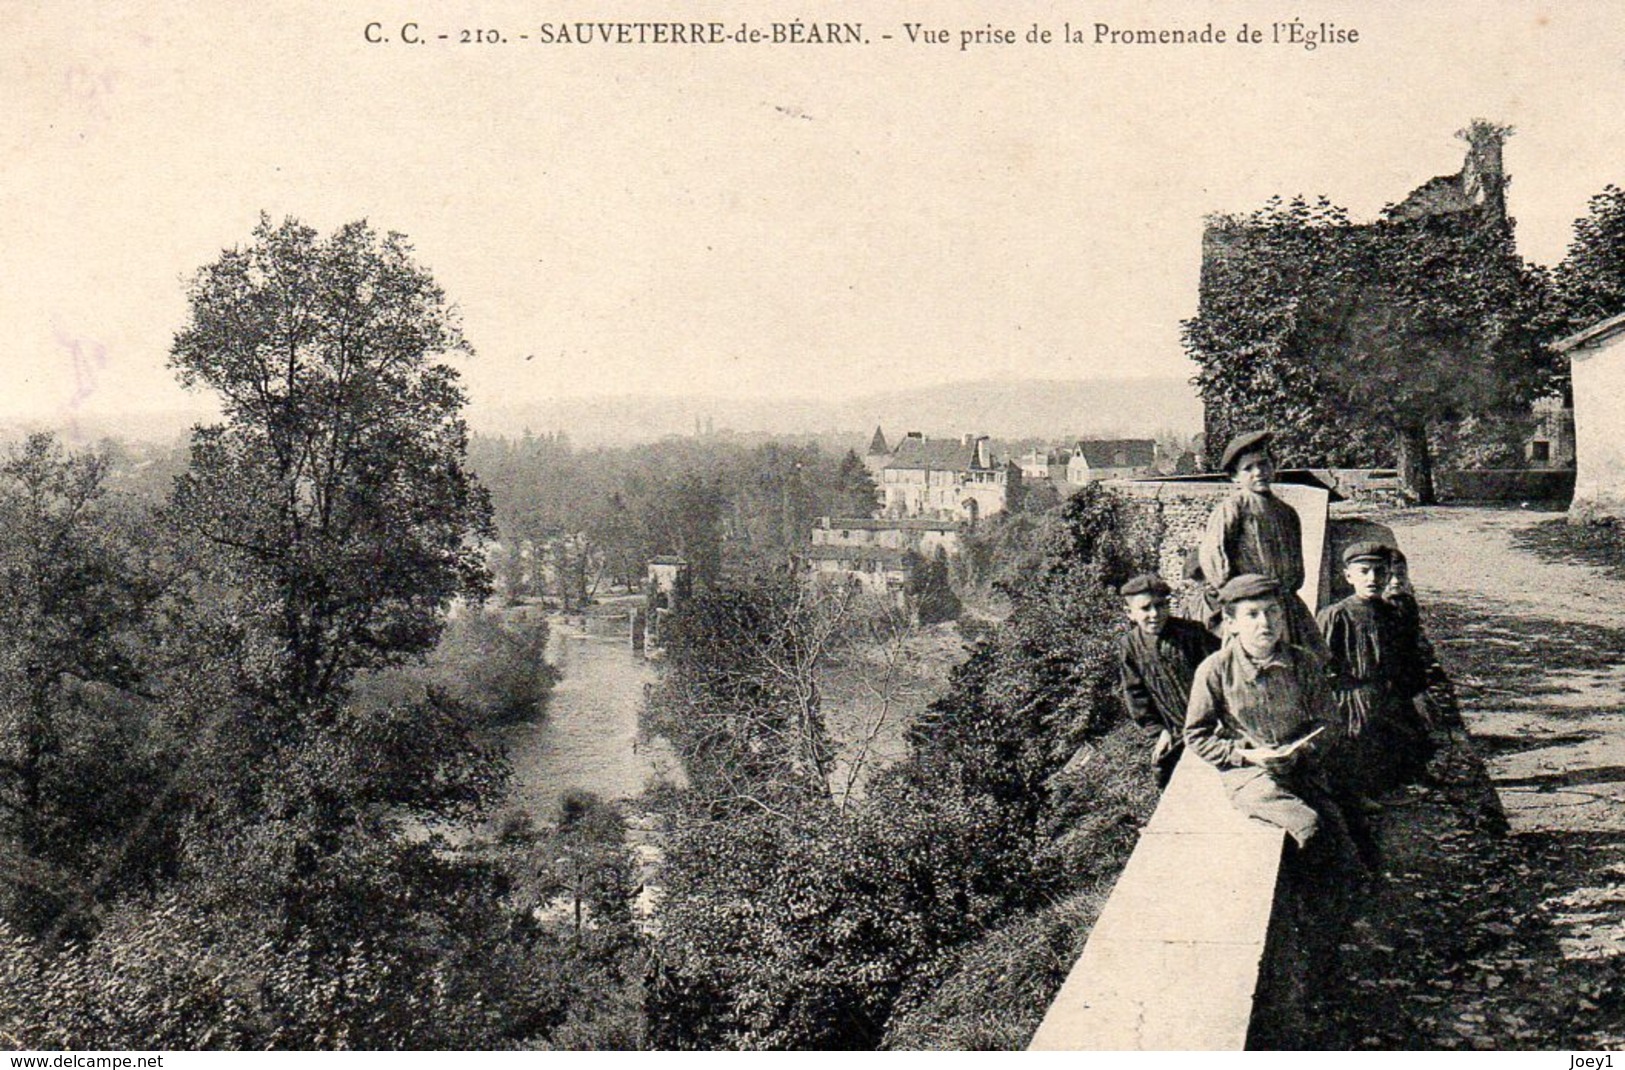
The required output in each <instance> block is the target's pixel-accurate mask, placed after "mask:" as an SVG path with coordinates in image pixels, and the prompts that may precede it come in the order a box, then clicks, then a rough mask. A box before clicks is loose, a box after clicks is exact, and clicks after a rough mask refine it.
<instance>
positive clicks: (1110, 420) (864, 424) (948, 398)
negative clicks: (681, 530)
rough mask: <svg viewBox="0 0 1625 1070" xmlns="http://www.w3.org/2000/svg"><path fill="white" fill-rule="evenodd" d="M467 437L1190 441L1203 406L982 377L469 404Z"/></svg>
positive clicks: (1173, 393) (1186, 398)
mask: <svg viewBox="0 0 1625 1070" xmlns="http://www.w3.org/2000/svg"><path fill="white" fill-rule="evenodd" d="M469 422H470V424H471V425H472V426H473V428H474V430H476V431H478V432H481V433H483V434H490V435H518V434H522V433H524V431H525V430H526V429H529V430H530V431H532V432H534V433H536V434H542V433H545V432H550V431H564V432H566V433H567V434H568V435H569V436H570V440H571V441H572V442H574V443H575V444H576V445H578V446H597V445H609V444H615V443H622V444H625V443H634V442H647V441H652V440H654V439H658V438H662V437H665V436H667V435H691V434H694V433H695V432H696V431H697V430H699V431H714V432H724V431H734V432H742V433H747V434H753V435H754V434H763V433H769V434H771V433H778V434H785V435H791V434H819V433H828V432H858V431H861V432H863V435H864V438H865V440H867V437H868V435H869V433H871V432H872V431H873V430H874V428H875V426H876V425H877V424H878V425H880V426H881V427H882V428H884V429H885V431H886V437H887V438H888V439H895V438H896V437H898V436H899V435H901V434H903V433H904V432H907V431H922V432H924V433H925V434H926V435H928V436H930V437H950V436H954V437H957V436H959V435H962V434H965V433H968V432H976V433H978V434H986V435H992V436H993V437H995V438H1007V439H1019V438H1042V439H1061V438H1065V437H1071V436H1077V435H1089V436H1101V437H1111V436H1123V437H1151V436H1152V435H1154V434H1156V433H1157V432H1159V431H1176V432H1180V433H1183V434H1192V433H1195V432H1197V431H1199V430H1201V427H1202V406H1201V404H1200V402H1199V401H1198V400H1197V398H1196V394H1195V391H1194V390H1193V389H1192V388H1191V386H1190V384H1189V383H1187V382H1186V381H1185V380H1183V379H1076V380H1042V379H1022V380H1006V379H989V380H979V381H974V382H963V383H946V384H941V385H936V386H925V387H919V388H917V389H912V390H893V391H886V392H884V393H876V394H867V395H860V396H856V397H850V398H817V397H794V398H784V399H753V398H724V397H707V396H701V395H695V396H686V397H685V396H678V397H661V396H656V395H637V394H629V395H624V396H615V397H601V398H560V399H558V400H554V401H545V402H532V403H528V404H520V405H509V406H500V407H487V408H485V409H483V410H481V409H480V408H478V407H476V408H474V409H472V410H471V411H470V413H469Z"/></svg>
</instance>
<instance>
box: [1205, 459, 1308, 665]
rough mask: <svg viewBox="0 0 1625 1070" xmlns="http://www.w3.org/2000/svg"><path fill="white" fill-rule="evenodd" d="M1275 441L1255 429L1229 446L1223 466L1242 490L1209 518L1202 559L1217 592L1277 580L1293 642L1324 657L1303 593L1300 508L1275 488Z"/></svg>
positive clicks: (1214, 622) (1287, 626) (1289, 635)
mask: <svg viewBox="0 0 1625 1070" xmlns="http://www.w3.org/2000/svg"><path fill="white" fill-rule="evenodd" d="M1274 437H1275V436H1274V435H1273V434H1271V433H1270V432H1268V431H1249V432H1247V433H1245V434H1241V435H1237V436H1236V437H1235V438H1233V439H1231V440H1230V445H1228V446H1226V447H1225V450H1224V456H1223V458H1222V459H1221V460H1220V462H1219V466H1220V467H1221V468H1223V469H1224V471H1225V473H1226V474H1227V475H1229V476H1230V480H1231V482H1233V483H1235V484H1236V490H1237V492H1236V493H1235V494H1234V495H1232V496H1230V497H1229V498H1226V499H1225V500H1224V501H1222V502H1220V503H1219V504H1218V505H1217V506H1216V507H1215V508H1214V510H1213V512H1212V514H1211V515H1209V517H1208V521H1207V529H1206V530H1205V531H1204V532H1203V534H1202V540H1201V542H1200V543H1199V544H1198V546H1197V556H1198V558H1199V559H1200V561H1201V565H1202V575H1203V577H1204V578H1205V579H1206V580H1207V583H1208V584H1209V586H1210V587H1211V589H1212V590H1213V591H1217V590H1218V589H1219V588H1221V587H1223V586H1224V585H1225V583H1227V582H1228V581H1229V580H1230V579H1231V578H1232V577H1235V576H1244V575H1248V574H1252V575H1258V576H1268V577H1269V578H1271V579H1273V580H1275V581H1277V582H1278V583H1279V584H1280V585H1281V608H1282V611H1283V613H1284V614H1285V618H1286V629H1287V638H1288V639H1289V640H1290V641H1291V642H1293V643H1295V644H1297V645H1298V646H1304V647H1308V648H1309V649H1311V650H1314V651H1316V652H1317V653H1321V654H1324V653H1325V649H1324V645H1323V644H1322V642H1321V638H1320V629H1318V628H1316V627H1315V616H1314V614H1313V613H1311V612H1310V610H1309V607H1308V606H1307V605H1305V604H1304V601H1303V599H1302V598H1301V597H1299V596H1298V593H1297V592H1298V588H1299V587H1301V586H1303V576H1304V567H1303V525H1302V523H1301V522H1299V520H1298V512H1297V510H1296V509H1293V508H1292V506H1290V505H1288V504H1287V503H1286V502H1283V501H1282V500H1281V499H1279V498H1277V497H1276V496H1275V494H1274V492H1273V490H1272V489H1271V487H1272V483H1273V482H1274V479H1275V461H1274V459H1273V458H1272V457H1271V456H1270V449H1269V446H1270V441H1271V440H1272V439H1273V438H1274ZM1209 623H1210V624H1216V623H1217V622H1216V621H1210V622H1209Z"/></svg>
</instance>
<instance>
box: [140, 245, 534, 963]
mask: <svg viewBox="0 0 1625 1070" xmlns="http://www.w3.org/2000/svg"><path fill="white" fill-rule="evenodd" d="M188 297H189V303H190V312H189V317H188V320H187V323H186V324H185V326H184V327H183V328H182V329H181V330H180V332H179V333H178V334H177V335H176V338H175V343H174V348H173V350H172V353H171V361H170V363H171V365H172V367H173V368H174V369H175V370H176V372H177V373H178V374H179V376H180V378H181V381H182V382H183V383H184V384H186V385H187V386H190V387H198V386H202V387H208V388H210V389H212V390H214V391H215V392H216V393H217V394H218V395H219V396H220V399H221V404H222V408H223V410H224V414H225V418H226V419H225V423H223V424H220V425H216V426H212V427H205V428H199V429H198V430H197V431H196V432H194V436H193V444H192V464H191V467H190V469H189V470H188V472H187V473H186V475H185V476H184V477H183V478H182V479H181V480H180V481H179V482H178V483H177V485H176V487H175V491H174V494H173V497H172V500H171V503H170V506H169V510H168V514H167V515H168V518H169V520H170V522H171V523H172V524H173V526H174V528H175V529H176V531H177V532H178V534H179V537H180V539H181V540H182V543H183V548H184V551H185V553H187V554H188V555H189V559H190V561H191V563H192V565H193V572H192V584H193V590H192V593H191V597H190V599H189V601H188V602H187V603H186V610H187V612H186V615H185V616H186V619H185V620H184V621H183V625H184V626H185V627H186V628H189V629H190V636H191V642H192V643H194V644H195V645H196V648H197V649H198V651H199V654H198V656H197V657H196V659H195V665H194V666H193V667H190V668H187V669H186V670H185V672H186V673H189V674H190V675H189V676H187V677H186V678H179V677H178V678H176V679H174V680H173V681H171V683H170V689H169V690H170V696H171V708H172V711H173V712H172V714H171V716H172V717H173V718H175V719H177V723H178V724H181V725H184V726H188V727H189V729H190V731H191V732H192V734H193V735H194V736H195V741H194V745H193V747H192V749H191V752H190V753H189V758H188V765H187V768H186V786H185V791H186V802H187V807H188V810H189V813H190V826H189V829H188V832H187V840H188V842H189V844H191V850H190V857H189V859H188V867H189V868H188V872H189V873H191V874H192V875H193V876H194V877H195V878H197V880H198V882H199V884H198V886H197V888H196V889H195V891H196V893H197V894H199V895H202V896H204V897H205V898H209V899H214V900H217V901H220V902H229V903H232V904H234V905H241V904H245V903H255V902H258V903H263V904H264V907H265V909H266V916H267V917H268V918H269V919H270V924H271V925H272V927H273V930H274V931H277V932H279V933H280V934H281V936H282V938H286V939H292V938H294V936H295V935H296V934H298V933H300V932H304V933H314V934H316V938H317V939H318V940H319V941H320V943H321V946H324V947H329V948H332V949H333V950H334V953H335V954H337V953H339V952H340V951H341V950H342V949H343V948H346V947H348V946H351V945H352V944H353V943H354V942H355V941H356V940H358V939H383V937H382V936H380V934H379V929H378V926H379V924H380V920H381V918H382V917H384V916H389V915H390V914H391V913H392V912H396V913H397V914H398V917H397V921H398V920H399V919H400V918H405V917H410V916H411V915H412V914H413V913H414V912H415V911H416V910H418V909H420V907H419V906H417V904H424V903H429V902H433V901H435V895H433V894H430V893H429V892H428V891H427V890H426V887H425V886H426V885H427V886H437V885H438V886H442V887H445V888H449V887H454V886H457V885H459V884H460V883H461V882H463V881H464V879H465V876H466V875H464V874H460V873H458V872H457V871H456V867H455V866H454V865H452V864H450V863H448V862H447V861H446V860H445V859H443V858H441V857H439V856H436V855H435V854H434V853H433V851H432V845H431V844H424V843H413V842H411V841H409V840H408V839H407V838H406V836H405V827H406V826H405V822H406V820H407V819H408V818H411V819H413V820H414V821H416V822H419V823H428V824H429V825H430V826H431V827H432V826H433V824H434V823H436V822H447V821H454V820H461V819H466V818H467V817H469V816H470V815H473V814H477V813H479V812H480V811H481V810H482V809H483V808H484V807H485V806H487V805H488V804H489V803H490V802H491V801H492V800H493V798H494V796H495V793H496V791H497V790H498V789H499V788H500V787H501V785H502V781H503V776H504V774H505V767H504V766H503V764H502V762H501V761H500V758H499V756H498V755H497V754H496V753H495V752H493V751H492V750H491V749H490V748H489V747H488V746H487V745H485V744H483V743H481V742H480V741H479V739H478V738H477V736H476V734H475V733H476V730H477V728H478V725H479V718H478V717H477V715H475V714H473V713H471V712H470V711H468V710H465V709H462V708H460V707H458V706H457V705H456V703H455V702H450V701H445V700H440V699H436V698H435V696H434V695H433V694H432V693H431V695H430V696H429V698H428V700H426V701H406V702H401V703H388V704H381V705H375V704H366V705H363V704H357V703H354V702H351V701H350V687H351V684H352V681H353V679H354V677H355V675H356V674H357V673H358V672H360V671H362V670H370V669H380V668H386V667H389V666H396V665H402V664H407V663H410V662H415V661H417V660H419V659H421V657H422V655H423V654H424V653H425V652H427V651H428V650H430V649H431V648H432V647H433V646H434V644H435V642H436V640H437V639H438V638H439V635H440V633H441V630H442V628H443V626H444V620H445V613H446V610H447V607H448V605H449V603H450V601H451V600H452V598H453V597H456V596H461V597H464V598H467V599H470V600H472V601H475V602H477V601H479V600H480V599H481V598H482V597H483V596H484V594H485V593H486V591H487V589H488V577H487V575H486V573H485V569H484V565H483V561H482V554H481V542H482V540H484V539H487V538H488V537H489V536H490V535H491V533H492V529H491V523H490V508H489V505H488V503H487V501H486V497H485V494H484V493H483V491H482V489H481V488H480V486H479V485H478V484H477V483H476V482H475V481H474V479H473V478H472V477H471V476H470V474H469V473H468V471H467V470H466V467H465V463H464V453H465V449H466V443H467V433H466V429H465V427H464V424H463V421H462V418H461V414H460V413H461V408H462V405H463V400H464V398H463V393H462V390H461V388H460V387H459V385H458V382H457V374H456V372H455V371H454V370H453V369H451V368H450V367H448V366H447V365H446V364H444V363H442V362H441V360H440V359H439V358H441V357H444V356H447V355H451V354H456V353H460V352H466V351H468V349H469V347H468V345H467V344H466V343H465V342H464V340H463V338H462V336H461V334H460V332H459V330H458V328H457V326H456V323H455V320H454V317H453V315H452V312H451V309H450V308H449V307H448V305H447V303H446V300H445V296H444V294H443V293H442V292H441V290H440V289H439V287H438V286H436V285H435V283H434V281H433V279H432V278H431V277H430V276H429V274H428V273H427V272H426V271H425V270H424V269H423V268H421V267H420V266H418V265H417V264H416V263H415V262H414V261H413V259H412V255H411V248H410V246H409V245H408V244H407V242H406V239H405V238H404V237H402V236H401V235H398V234H389V235H387V236H384V237H381V238H380V237H379V236H378V235H377V234H376V233H374V232H373V231H372V230H371V229H370V228H369V227H368V226H367V225H366V224H365V223H352V224H348V225H346V226H343V227H341V228H339V229H338V230H337V231H336V232H334V233H333V234H332V235H331V236H329V237H326V238H322V237H319V236H318V235H317V234H316V233H315V231H313V230H311V229H310V228H308V227H306V226H304V225H303V224H300V223H298V222H296V221H294V220H288V221H286V222H284V223H282V224H281V225H276V226H273V224H272V223H271V221H270V220H269V219H267V218H264V217H262V218H261V221H260V224H259V226H258V227H256V228H255V230H254V234H253V242H252V243H251V244H250V245H249V246H247V247H246V248H237V249H231V250H227V251H226V252H224V253H223V254H222V255H221V256H220V258H219V259H218V260H217V261H215V262H214V263H212V264H209V265H207V266H206V267H204V268H203V269H202V270H201V271H199V272H198V274H197V276H196V278H195V279H194V280H193V282H192V284H191V286H190V289H189V293H188ZM250 771H251V773H250ZM407 931H408V930H406V929H402V930H401V932H402V933H405V932H407ZM394 938H396V937H393V936H392V937H390V939H394ZM399 938H401V939H411V937H409V936H405V935H402V936H400V937H399ZM421 953H427V952H425V951H424V950H423V949H422V948H419V949H417V950H414V951H413V952H412V954H413V955H417V954H421Z"/></svg>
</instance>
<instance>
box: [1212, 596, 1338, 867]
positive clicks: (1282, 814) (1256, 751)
mask: <svg viewBox="0 0 1625 1070" xmlns="http://www.w3.org/2000/svg"><path fill="white" fill-rule="evenodd" d="M1219 601H1220V603H1221V605H1222V606H1223V617H1224V624H1225V629H1226V632H1227V634H1226V637H1225V641H1224V645H1223V646H1222V647H1220V649H1219V652H1218V653H1217V654H1214V655H1212V656H1211V657H1209V658H1208V659H1207V660H1205V661H1203V662H1202V664H1201V665H1200V666H1198V668H1197V670H1196V678H1195V680H1194V681H1193V682H1192V684H1191V699H1190V705H1189V707H1188V709H1187V712H1186V717H1185V746H1187V747H1189V748H1190V749H1191V750H1192V751H1194V752H1195V753H1196V754H1198V755H1200V756H1201V757H1202V758H1203V759H1205V760H1206V761H1208V762H1210V763H1212V764H1213V765H1215V766H1217V767H1218V769H1219V776H1220V778H1221V779H1222V780H1223V782H1224V786H1225V790H1226V791H1227V793H1228V794H1229V796H1230V801H1231V802H1232V803H1233V804H1234V805H1235V807H1236V809H1238V810H1240V811H1241V812H1242V813H1244V814H1246V815H1248V816H1249V817H1254V818H1257V819H1259V820H1260V821H1265V822H1268V823H1269V824H1272V825H1276V826H1279V827H1280V828H1283V829H1285V830H1286V832H1287V834H1288V835H1290V836H1291V837H1292V840H1293V842H1294V843H1296V844H1297V845H1298V847H1299V848H1304V847H1307V846H1308V845H1309V844H1310V843H1311V842H1312V841H1314V840H1315V838H1316V836H1317V835H1318V834H1319V833H1321V832H1322V831H1323V830H1331V831H1332V832H1333V834H1334V836H1335V837H1336V849H1337V850H1338V851H1340V852H1341V853H1342V854H1343V856H1344V857H1354V855H1353V843H1352V840H1350V838H1349V835H1348V827H1347V825H1346V823H1345V822H1344V820H1343V815H1342V812H1341V811H1340V810H1339V809H1338V807H1337V804H1336V803H1335V802H1334V801H1333V800H1332V794H1331V789H1330V788H1329V787H1328V785H1327V782H1326V780H1325V778H1324V777H1323V775H1322V770H1321V768H1320V767H1321V764H1322V762H1323V761H1324V757H1325V755H1326V754H1327V753H1329V752H1330V750H1331V749H1332V748H1333V746H1334V745H1335V744H1336V743H1337V741H1338V739H1339V737H1340V736H1341V731H1340V729H1339V728H1338V725H1337V721H1336V712H1335V709H1334V707H1333V706H1332V700H1331V696H1330V695H1329V694H1328V692H1327V681H1326V674H1325V671H1324V667H1323V664H1322V662H1321V660H1320V658H1319V656H1318V655H1316V654H1314V653H1313V652H1311V651H1309V650H1306V649H1304V648H1303V647H1300V646H1295V645H1293V644H1292V643H1289V642H1288V641H1287V638H1286V613H1285V611H1284V610H1283V609H1282V602H1283V601H1284V595H1283V593H1282V590H1281V585H1280V583H1278V582H1277V581H1276V580H1274V579H1272V578H1270V577H1267V576H1260V575H1257V574H1247V575H1242V576H1236V577H1234V578H1232V579H1231V580H1229V581H1228V582H1227V583H1226V584H1225V585H1224V586H1223V587H1222V588H1220V590H1219Z"/></svg>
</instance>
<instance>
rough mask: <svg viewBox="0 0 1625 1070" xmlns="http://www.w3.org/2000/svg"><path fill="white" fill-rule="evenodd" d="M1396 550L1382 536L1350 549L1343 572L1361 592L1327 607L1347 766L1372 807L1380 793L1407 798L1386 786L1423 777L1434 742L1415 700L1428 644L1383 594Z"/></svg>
mask: <svg viewBox="0 0 1625 1070" xmlns="http://www.w3.org/2000/svg"><path fill="white" fill-rule="evenodd" d="M1392 554H1393V551H1392V550H1391V549H1390V548H1389V547H1387V546H1384V545H1383V544H1382V543H1379V542H1357V543H1355V544H1354V545H1352V546H1350V547H1349V548H1348V549H1346V550H1344V551H1343V576H1344V578H1345V579H1347V580H1348V583H1349V587H1350V588H1352V589H1353V591H1354V593H1353V594H1351V595H1349V596H1348V597H1347V598H1345V599H1343V600H1342V601H1341V602H1338V603H1337V604H1336V605H1333V606H1329V607H1327V608H1326V609H1325V610H1323V611H1322V612H1321V614H1320V627H1321V630H1322V631H1323V633H1324V634H1325V636H1326V645H1327V647H1328V649H1329V650H1330V651H1331V668H1332V672H1333V675H1334V677H1335V679H1336V683H1335V685H1334V692H1333V693H1334V697H1335V700H1336V703H1337V709H1338V713H1339V714H1340V716H1341V727H1342V728H1343V731H1344V733H1345V734H1346V735H1347V737H1348V747H1347V758H1346V765H1347V768H1346V770H1345V773H1346V775H1347V777H1348V781H1349V784H1350V786H1351V788H1352V790H1353V791H1355V792H1356V793H1358V794H1359V795H1360V796H1361V797H1362V799H1363V800H1364V802H1365V803H1366V805H1367V806H1368V807H1369V806H1370V802H1371V800H1372V799H1378V800H1379V801H1386V802H1398V801H1400V798H1401V797H1400V796H1397V795H1395V794H1389V795H1387V796H1386V797H1384V793H1385V792H1388V793H1392V792H1393V790H1394V789H1396V788H1397V787H1399V785H1401V784H1404V783H1409V782H1411V781H1413V780H1415V779H1417V778H1419V777H1420V776H1422V775H1423V773H1424V772H1425V770H1426V768H1427V761H1428V758H1429V756H1430V755H1431V754H1432V749H1433V748H1432V743H1431V742H1430V740H1429V738H1428V731H1427V726H1426V725H1425V724H1424V723H1423V722H1422V720H1421V718H1420V716H1419V715H1418V714H1417V710H1416V705H1415V702H1414V699H1415V697H1416V696H1417V695H1418V694H1420V693H1421V691H1422V689H1423V686H1424V683H1425V676H1426V672H1425V670H1424V669H1423V667H1422V665H1421V662H1420V657H1421V655H1420V651H1419V649H1418V647H1417V645H1416V643H1415V642H1414V640H1413V639H1408V638H1407V637H1406V636H1405V635H1404V633H1403V623H1402V621H1401V619H1400V616H1399V613H1398V612H1397V611H1396V610H1395V608H1394V607H1393V606H1392V605H1390V604H1389V603H1388V602H1386V601H1384V599H1383V593H1384V592H1385V591H1386V590H1387V587H1388V565H1389V561H1390V560H1391V558H1392Z"/></svg>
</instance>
